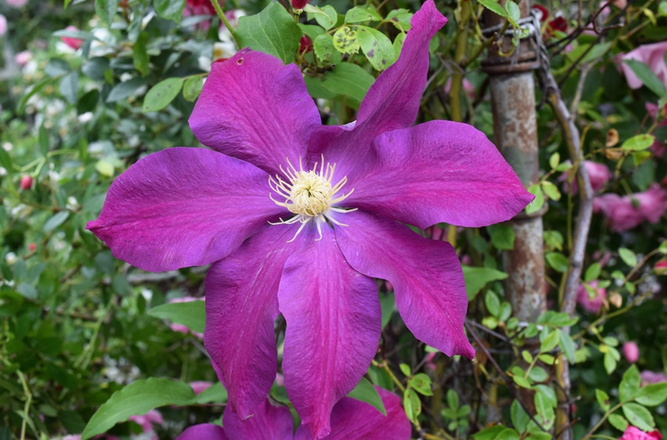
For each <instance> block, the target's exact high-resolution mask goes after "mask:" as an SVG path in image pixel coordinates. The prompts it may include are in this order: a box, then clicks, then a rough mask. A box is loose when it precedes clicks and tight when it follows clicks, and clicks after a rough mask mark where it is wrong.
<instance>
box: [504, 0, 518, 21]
mask: <svg viewBox="0 0 667 440" xmlns="http://www.w3.org/2000/svg"><path fill="white" fill-rule="evenodd" d="M505 9H506V10H507V15H508V16H509V18H511V19H512V20H514V21H519V19H520V18H521V11H520V10H519V5H517V4H516V3H514V2H513V1H512V0H507V3H505Z"/></svg>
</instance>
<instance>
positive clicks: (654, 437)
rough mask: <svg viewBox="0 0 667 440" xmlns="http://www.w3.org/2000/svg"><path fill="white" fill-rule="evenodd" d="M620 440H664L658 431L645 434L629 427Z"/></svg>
mask: <svg viewBox="0 0 667 440" xmlns="http://www.w3.org/2000/svg"><path fill="white" fill-rule="evenodd" d="M619 440H662V434H660V432H658V431H651V432H644V431H642V430H640V429H638V428H635V427H634V426H628V428H627V429H626V430H625V432H624V433H623V436H622V437H621V438H620V439H619Z"/></svg>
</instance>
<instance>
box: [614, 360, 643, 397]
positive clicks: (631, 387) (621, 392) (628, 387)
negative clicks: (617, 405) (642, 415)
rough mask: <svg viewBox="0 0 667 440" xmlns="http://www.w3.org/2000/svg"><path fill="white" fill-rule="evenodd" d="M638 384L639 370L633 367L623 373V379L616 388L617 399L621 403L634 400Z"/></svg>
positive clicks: (639, 380)
mask: <svg viewBox="0 0 667 440" xmlns="http://www.w3.org/2000/svg"><path fill="white" fill-rule="evenodd" d="M640 382H641V379H640V377H639V370H638V369H637V367H636V366H635V365H633V366H631V367H630V368H628V369H627V370H626V372H625V373H623V379H621V383H620V384H619V386H618V397H619V399H620V400H621V402H623V403H625V402H629V401H631V400H633V399H634V397H635V394H636V393H637V391H639V384H640Z"/></svg>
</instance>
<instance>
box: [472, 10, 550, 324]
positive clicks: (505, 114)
mask: <svg viewBox="0 0 667 440" xmlns="http://www.w3.org/2000/svg"><path fill="white" fill-rule="evenodd" d="M505 2H506V1H505V0H501V1H500V3H501V4H502V5H504V4H505ZM519 7H520V10H521V17H522V18H524V17H529V16H530V4H529V1H528V0H522V1H521V2H520V3H519ZM503 21H504V19H503V18H502V17H500V16H499V15H496V14H494V13H493V12H490V11H488V10H487V11H485V15H484V24H485V26H486V27H487V28H492V27H494V26H500V25H501V24H502V23H503ZM537 31H538V32H539V29H538V30H537ZM501 38H502V39H501V40H500V41H499V44H500V47H501V48H502V50H503V52H504V53H508V52H510V50H511V44H512V43H511V37H507V36H506V37H502V36H501ZM539 65H540V63H539V60H538V57H537V51H536V50H535V48H534V44H532V42H531V39H530V38H525V39H523V40H521V43H520V45H519V47H517V48H516V49H515V51H514V53H513V54H512V55H511V56H509V57H508V56H503V55H501V53H500V51H499V48H498V47H497V46H495V45H494V46H492V47H490V48H489V52H488V56H487V58H486V60H484V61H483V62H482V67H483V69H484V71H485V72H486V73H487V74H488V75H489V80H490V85H491V103H492V109H493V126H494V137H495V142H496V145H497V146H498V148H499V149H500V151H501V153H502V154H503V156H504V157H505V159H506V160H507V162H509V164H510V165H511V166H512V168H513V169H514V171H515V172H516V173H517V175H518V176H519V178H520V179H521V182H522V183H523V185H524V187H526V188H528V187H530V186H531V185H533V184H535V183H537V182H538V181H539V157H538V142H537V118H536V115H535V81H534V77H533V71H534V70H536V69H538V68H539ZM542 214H543V213H542V212H538V213H536V214H533V215H530V216H528V215H526V214H525V213H522V214H519V215H518V216H517V217H515V218H514V219H513V220H512V221H511V226H512V229H513V230H514V233H515V236H516V238H515V241H514V249H513V250H512V251H509V252H505V255H504V258H503V265H504V268H505V271H506V272H507V273H508V275H509V277H508V278H507V281H506V292H507V294H508V297H509V298H508V299H509V300H510V303H511V304H512V309H513V311H514V315H515V316H516V317H517V318H519V320H521V321H524V322H534V321H535V320H536V319H537V317H538V316H539V315H540V314H542V313H543V312H544V311H545V310H546V295H545V293H546V292H545V289H544V252H543V241H542V240H543V239H542V231H543V228H542V216H541V215H542Z"/></svg>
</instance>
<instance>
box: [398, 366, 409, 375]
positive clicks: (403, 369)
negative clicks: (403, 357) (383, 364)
mask: <svg viewBox="0 0 667 440" xmlns="http://www.w3.org/2000/svg"><path fill="white" fill-rule="evenodd" d="M398 368H400V369H401V373H403V376H407V377H409V376H410V375H411V374H412V371H411V370H410V366H409V365H408V364H398Z"/></svg>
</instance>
